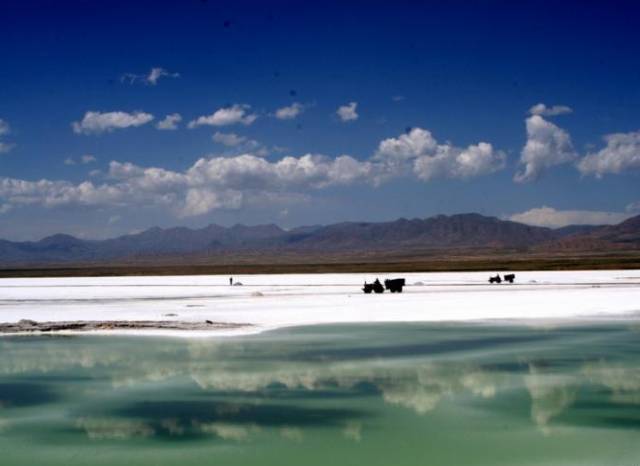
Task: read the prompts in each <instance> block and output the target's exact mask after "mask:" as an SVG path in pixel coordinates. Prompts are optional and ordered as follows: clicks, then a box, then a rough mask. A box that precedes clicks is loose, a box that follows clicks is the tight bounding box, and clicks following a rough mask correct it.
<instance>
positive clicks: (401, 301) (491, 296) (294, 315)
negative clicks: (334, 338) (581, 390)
mask: <svg viewBox="0 0 640 466" xmlns="http://www.w3.org/2000/svg"><path fill="white" fill-rule="evenodd" d="M489 275H490V273H487V272H451V273H385V274H362V273H358V274H295V275H244V276H235V277H234V280H235V281H236V282H241V283H242V284H243V286H229V277H228V276H213V275H210V276H175V277H174V276H167V277H155V276H154V277H98V278H94V277H85V278H15V279H14V278H10V279H0V322H17V321H19V320H21V319H29V320H34V321H38V322H44V321H49V322H50V321H74V320H78V321H87V320H95V321H116V320H117V321H136V320H148V321H161V320H164V321H169V320H175V321H182V322H195V321H204V320H210V321H213V322H216V323H246V324H252V325H253V326H252V327H250V328H239V329H228V330H212V331H189V332H180V331H166V330H157V331H155V330H149V329H145V330H135V331H131V330H126V331H109V332H111V333H127V334H131V333H135V334H146V335H156V334H157V335H172V336H191V337H196V336H229V335H242V334H250V333H256V332H261V331H264V330H269V329H275V328H280V327H286V326H298V325H314V324H332V323H356V322H447V321H451V322H461V321H468V322H483V321H495V320H499V321H503V322H505V321H516V322H520V323H524V322H532V323H534V324H548V323H551V322H556V323H562V322H576V321H580V320H593V319H598V320H602V319H607V320H614V319H640V270H607V271H580V272H575V271H572V272H516V283H515V284H513V285H510V284H504V283H503V284H501V285H489V284H488V283H487V278H488V277H489ZM376 277H379V278H380V279H381V280H383V279H384V278H394V277H404V278H406V280H407V285H408V286H407V287H405V290H404V293H402V294H391V293H389V292H386V293H384V294H383V295H365V294H363V293H362V291H361V290H360V289H361V287H362V284H363V282H364V281H365V280H367V281H369V282H370V281H373V280H374V279H375V278H376Z"/></svg>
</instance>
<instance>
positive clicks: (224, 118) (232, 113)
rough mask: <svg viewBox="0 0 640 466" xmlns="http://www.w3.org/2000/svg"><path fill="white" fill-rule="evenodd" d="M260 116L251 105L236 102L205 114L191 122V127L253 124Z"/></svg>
mask: <svg viewBox="0 0 640 466" xmlns="http://www.w3.org/2000/svg"><path fill="white" fill-rule="evenodd" d="M257 118H258V116H257V115H256V114H254V113H251V106H250V105H246V104H234V105H232V106H231V107H224V108H220V109H218V110H216V111H215V112H214V113H212V114H211V115H203V116H200V117H198V118H196V119H195V120H193V121H190V122H189V128H196V127H198V126H204V125H208V126H228V125H235V124H243V125H245V126H248V125H250V124H252V123H253V122H254V121H256V119H257Z"/></svg>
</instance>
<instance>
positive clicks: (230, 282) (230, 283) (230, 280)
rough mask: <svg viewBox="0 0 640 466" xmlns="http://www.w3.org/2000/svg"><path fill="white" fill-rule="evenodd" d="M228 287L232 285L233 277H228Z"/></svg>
mask: <svg viewBox="0 0 640 466" xmlns="http://www.w3.org/2000/svg"><path fill="white" fill-rule="evenodd" d="M229 285H233V277H229Z"/></svg>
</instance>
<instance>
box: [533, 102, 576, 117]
mask: <svg viewBox="0 0 640 466" xmlns="http://www.w3.org/2000/svg"><path fill="white" fill-rule="evenodd" d="M529 113H530V114H531V115H540V116H556V115H565V114H568V113H573V109H572V108H571V107H567V106H566V105H553V106H551V107H547V106H546V105H545V104H543V103H539V104H536V105H534V106H533V107H531V108H530V109H529Z"/></svg>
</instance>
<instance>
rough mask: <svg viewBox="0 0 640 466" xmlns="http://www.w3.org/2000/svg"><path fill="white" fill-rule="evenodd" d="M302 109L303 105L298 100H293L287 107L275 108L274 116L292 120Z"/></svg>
mask: <svg viewBox="0 0 640 466" xmlns="http://www.w3.org/2000/svg"><path fill="white" fill-rule="evenodd" d="M303 111H304V106H303V105H302V104H300V103H298V102H294V103H293V104H291V105H289V106H288V107H282V108H279V109H278V110H276V113H275V117H276V118H277V119H279V120H292V119H294V118H295V117H297V116H298V115H300V114H301V113H302V112H303Z"/></svg>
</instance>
